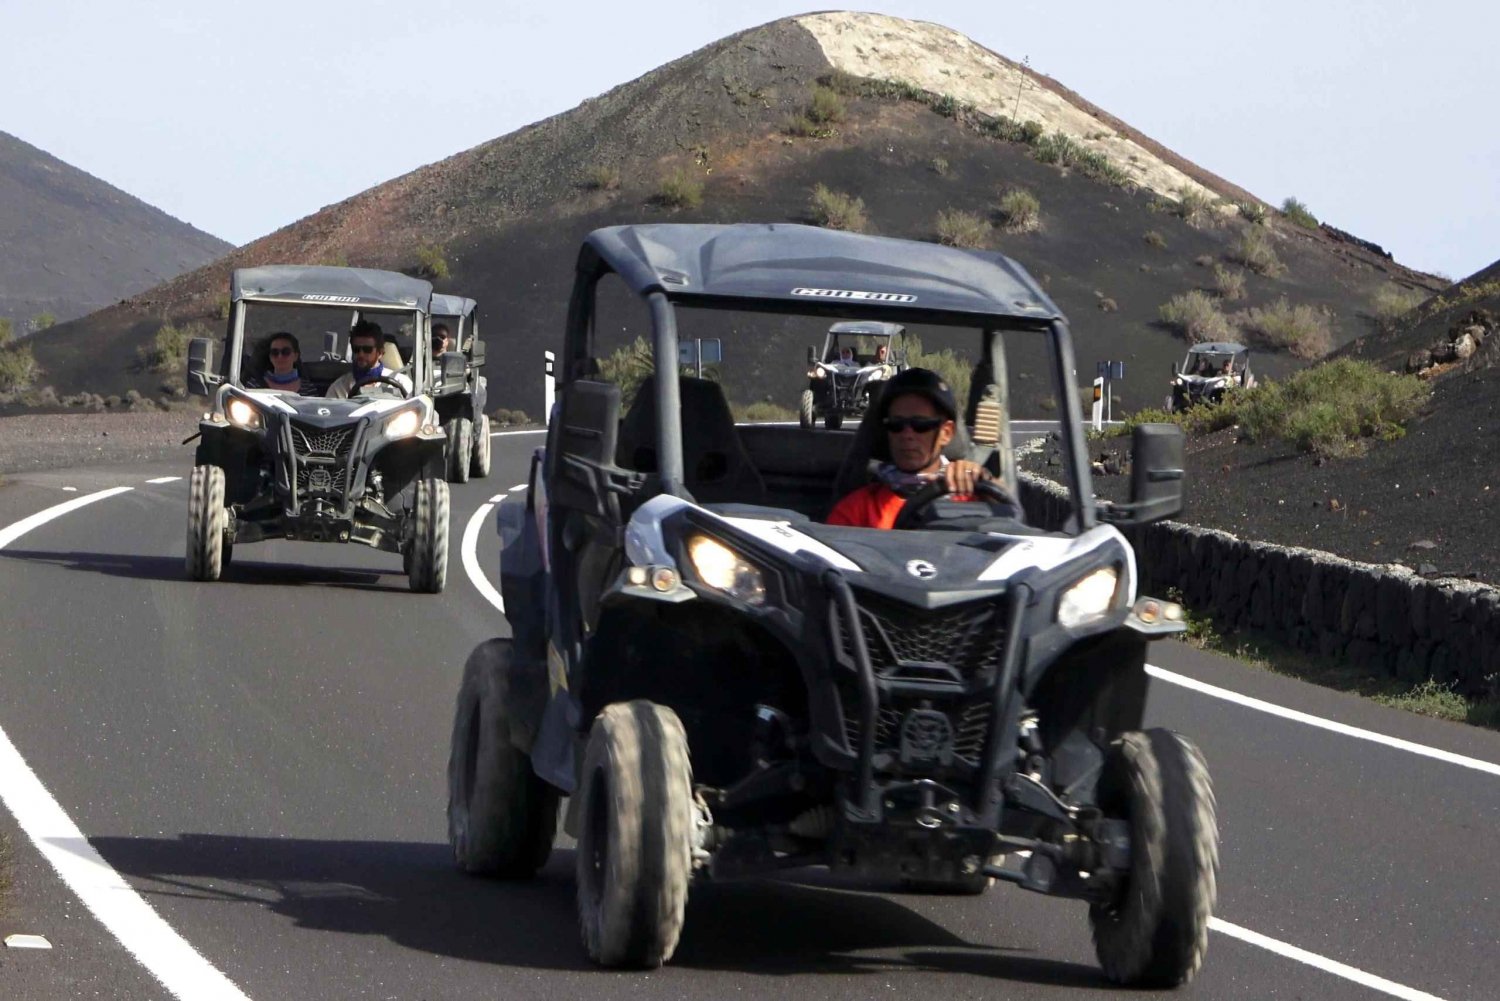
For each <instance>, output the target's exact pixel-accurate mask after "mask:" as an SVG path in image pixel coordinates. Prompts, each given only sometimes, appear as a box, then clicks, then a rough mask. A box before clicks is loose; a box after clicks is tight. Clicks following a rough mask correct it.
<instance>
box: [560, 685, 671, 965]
mask: <svg viewBox="0 0 1500 1001" xmlns="http://www.w3.org/2000/svg"><path fill="white" fill-rule="evenodd" d="M576 795H578V796H581V797H582V800H581V801H580V805H581V807H582V809H581V810H580V816H579V828H578V851H577V860H578V921H579V925H580V927H581V929H582V931H583V941H584V945H585V946H586V947H587V949H588V953H589V957H590V958H591V959H593V960H594V962H596V963H598V964H599V965H601V966H633V967H647V968H650V967H656V966H660V965H661V964H662V963H664V962H666V961H667V960H668V959H670V958H671V956H672V952H673V950H675V949H676V948H677V939H678V936H679V935H680V934H681V932H682V921H683V913H684V910H685V907H686V905H687V892H688V878H689V876H690V875H691V872H692V843H691V839H692V833H693V824H694V816H695V808H694V805H693V771H692V765H691V763H690V761H689V758H688V746H687V736H686V734H685V733H684V732H683V729H682V723H681V722H680V721H679V720H678V719H677V714H676V713H674V712H673V711H672V710H671V709H668V708H667V707H665V706H659V705H655V704H654V703H651V702H644V701H636V702H616V703H614V704H612V705H608V706H605V707H604V711H603V712H601V713H600V714H599V715H598V717H597V718H595V720H594V725H593V728H592V729H591V730H590V731H589V742H588V750H587V751H586V752H585V753H584V759H583V776H582V781H581V782H580V784H579V788H578V791H577V793H576Z"/></svg>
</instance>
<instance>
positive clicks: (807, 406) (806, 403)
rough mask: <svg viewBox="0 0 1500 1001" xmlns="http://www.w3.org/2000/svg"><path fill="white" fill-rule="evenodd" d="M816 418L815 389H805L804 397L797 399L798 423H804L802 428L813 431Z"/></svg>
mask: <svg viewBox="0 0 1500 1001" xmlns="http://www.w3.org/2000/svg"><path fill="white" fill-rule="evenodd" d="M816 420H817V417H816V416H815V415H814V413H813V391H812V390H810V389H804V390H803V391H802V398H801V399H800V400H798V401H797V423H798V424H800V425H802V430H804V431H811V430H812V426H813V424H814V422H816Z"/></svg>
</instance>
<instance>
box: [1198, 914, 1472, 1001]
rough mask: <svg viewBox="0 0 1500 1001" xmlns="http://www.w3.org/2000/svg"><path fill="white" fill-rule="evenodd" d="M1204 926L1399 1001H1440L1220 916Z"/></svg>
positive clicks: (1411, 988) (1436, 997) (1432, 995)
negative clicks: (1400, 999)
mask: <svg viewBox="0 0 1500 1001" xmlns="http://www.w3.org/2000/svg"><path fill="white" fill-rule="evenodd" d="M1208 926H1209V927H1210V928H1212V929H1213V930H1214V931H1216V932H1218V933H1219V934H1221V935H1228V936H1229V937H1230V938H1237V939H1239V940H1240V941H1241V942H1247V943H1249V944H1250V945H1255V946H1259V947H1260V948H1262V949H1266V950H1268V951H1270V952H1274V953H1276V955H1278V956H1285V957H1286V958H1287V959H1294V960H1296V961H1297V962H1299V963H1306V964H1307V965H1308V966H1311V967H1313V968H1314V969H1318V970H1322V971H1323V972H1324V973H1331V974H1333V975H1334V976H1335V977H1343V978H1344V979H1345V980H1349V981H1352V982H1353V983H1356V984H1359V985H1360V986H1361V987H1368V988H1370V989H1371V990H1376V991H1380V992H1381V993H1383V994H1389V995H1390V996H1391V997H1393V998H1402V999H1403V1001H1442V999H1441V998H1439V997H1438V996H1437V995H1436V994H1428V993H1427V992H1426V991H1419V990H1417V989H1415V988H1413V987H1407V986H1405V985H1403V984H1398V983H1396V982H1395V981H1393V980H1387V979H1385V978H1384V977H1377V976H1375V974H1373V973H1366V972H1365V971H1364V970H1358V969H1355V968H1354V967H1352V966H1346V965H1345V964H1343V963H1340V962H1336V961H1335V960H1332V959H1327V958H1325V957H1323V956H1319V955H1318V954H1317V953H1315V952H1308V951H1307V950H1306V949H1299V948H1297V947H1296V946H1295V945H1290V944H1288V943H1286V942H1282V941H1280V940H1279V939H1274V938H1271V937H1269V936H1266V935H1262V934H1261V933H1260V932H1255V931H1251V930H1250V929H1249V928H1241V927H1240V926H1239V925H1234V924H1230V923H1229V922H1228V921H1224V920H1221V919H1220V918H1209V920H1208Z"/></svg>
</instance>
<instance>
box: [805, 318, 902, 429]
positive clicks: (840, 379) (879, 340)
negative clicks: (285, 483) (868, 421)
mask: <svg viewBox="0 0 1500 1001" xmlns="http://www.w3.org/2000/svg"><path fill="white" fill-rule="evenodd" d="M905 332H906V328H905V327H903V326H902V325H901V324H899V323H878V322H873V321H856V322H846V323H835V324H834V325H833V326H832V327H830V328H829V330H828V337H827V338H826V339H825V340H824V342H823V353H822V354H821V355H820V354H818V351H817V349H816V348H814V347H811V346H809V347H808V349H807V388H806V389H804V390H803V391H802V398H801V399H800V400H799V401H798V408H797V411H798V418H799V421H798V423H800V424H801V426H802V427H804V428H811V427H812V426H813V425H815V424H816V423H817V422H818V420H819V419H821V420H822V421H823V426H824V427H825V428H827V429H828V430H830V431H837V430H838V429H839V428H841V427H843V426H844V420H845V418H848V419H850V420H859V419H860V418H861V417H863V416H864V413H865V408H866V407H867V406H869V404H870V400H871V399H872V398H873V397H876V396H878V395H879V393H880V388H881V386H882V385H883V384H884V383H885V381H886V380H887V379H889V378H891V376H893V375H895V374H896V373H897V372H900V371H902V370H904V369H905V368H906V338H905Z"/></svg>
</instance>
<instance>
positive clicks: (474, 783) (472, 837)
mask: <svg viewBox="0 0 1500 1001" xmlns="http://www.w3.org/2000/svg"><path fill="white" fill-rule="evenodd" d="M511 658H512V646H511V641H510V640H507V639H493V640H490V641H488V642H486V643H481V644H480V645H479V646H477V647H475V648H474V652H473V653H471V654H469V659H468V661H467V662H465V664H464V678H463V682H462V684H460V685H459V688H458V705H457V708H456V709H455V710H454V713H453V741H452V745H451V748H450V751H449V756H448V844H449V845H450V846H452V848H453V861H454V862H456V863H457V864H458V867H459V868H460V869H462V870H464V871H465V872H470V873H475V874H480V875H486V876H499V877H501V878H504V879H530V878H531V877H532V876H534V875H536V871H537V870H538V869H540V868H541V867H542V866H543V865H545V864H546V862H547V857H548V856H549V855H551V854H552V841H553V839H554V838H555V837H556V835H557V797H558V793H557V790H556V789H554V788H553V787H552V786H550V785H548V784H547V783H546V782H543V781H542V780H541V779H539V778H537V776H536V773H535V772H534V771H532V768H531V756H530V755H529V754H527V753H526V752H525V751H522V750H521V749H520V748H518V747H516V746H515V745H514V744H513V743H512V742H511V736H512V724H511V720H510V718H509V715H508V713H509V706H508V705H507V701H508V698H509V696H510V688H511V676H510V672H511V664H512V661H511Z"/></svg>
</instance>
